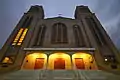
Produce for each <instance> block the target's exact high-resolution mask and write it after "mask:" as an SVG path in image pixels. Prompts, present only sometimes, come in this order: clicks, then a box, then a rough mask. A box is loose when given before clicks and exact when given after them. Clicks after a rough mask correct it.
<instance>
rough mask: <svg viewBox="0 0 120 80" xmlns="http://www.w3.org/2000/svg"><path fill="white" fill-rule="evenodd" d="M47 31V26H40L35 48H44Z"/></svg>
mask: <svg viewBox="0 0 120 80" xmlns="http://www.w3.org/2000/svg"><path fill="white" fill-rule="evenodd" d="M45 31H46V26H44V25H41V26H39V30H38V32H37V36H36V39H35V46H42V45H43V40H44V36H45Z"/></svg>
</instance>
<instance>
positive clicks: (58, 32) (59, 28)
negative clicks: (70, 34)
mask: <svg viewBox="0 0 120 80" xmlns="http://www.w3.org/2000/svg"><path fill="white" fill-rule="evenodd" d="M51 42H52V43H67V42H68V38H67V27H66V25H65V24H63V23H56V24H54V25H53V26H52V34H51Z"/></svg>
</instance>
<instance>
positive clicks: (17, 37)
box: [12, 28, 23, 45]
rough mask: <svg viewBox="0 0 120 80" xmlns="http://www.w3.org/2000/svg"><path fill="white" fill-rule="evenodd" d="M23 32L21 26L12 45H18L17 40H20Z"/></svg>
mask: <svg viewBox="0 0 120 80" xmlns="http://www.w3.org/2000/svg"><path fill="white" fill-rule="evenodd" d="M22 32H23V28H21V29H20V30H19V32H18V34H17V36H16V37H15V39H14V41H13V42H14V43H13V44H12V45H16V43H17V41H18V40H19V38H20V35H21V34H22ZM17 45H21V44H20V43H18V44H17Z"/></svg>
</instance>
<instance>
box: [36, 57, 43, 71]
mask: <svg viewBox="0 0 120 80" xmlns="http://www.w3.org/2000/svg"><path fill="white" fill-rule="evenodd" d="M43 65H44V58H36V60H35V66H34V69H42V68H43Z"/></svg>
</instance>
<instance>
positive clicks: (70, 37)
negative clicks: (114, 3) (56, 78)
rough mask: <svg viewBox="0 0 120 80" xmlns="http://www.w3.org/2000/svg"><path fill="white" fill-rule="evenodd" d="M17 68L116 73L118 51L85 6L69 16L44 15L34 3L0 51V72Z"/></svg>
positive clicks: (78, 7)
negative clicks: (47, 16)
mask: <svg viewBox="0 0 120 80" xmlns="http://www.w3.org/2000/svg"><path fill="white" fill-rule="evenodd" d="M17 70H33V71H36V70H53V71H54V70H62V71H63V70H72V71H74V70H86V71H87V70H89V71H90V70H102V71H108V72H112V73H116V72H117V71H120V54H119V52H118V50H117V48H116V47H115V45H114V44H113V42H112V40H111V39H110V37H109V36H108V34H107V32H106V31H105V29H104V28H103V26H102V25H101V23H100V21H99V20H98V18H97V17H96V15H95V13H92V12H91V11H90V9H89V8H88V6H83V5H81V6H76V9H75V13H74V19H72V18H67V17H62V16H58V17H52V18H45V15H44V10H43V7H42V6H39V5H34V6H31V8H30V9H29V10H28V11H27V12H26V13H24V15H23V16H22V18H21V19H20V21H19V23H18V24H17V25H16V26H15V28H14V30H13V31H12V33H11V35H10V36H9V37H8V39H7V41H6V42H5V44H4V45H3V47H2V49H1V51H0V73H7V72H12V71H17ZM61 80H62V79H61Z"/></svg>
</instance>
